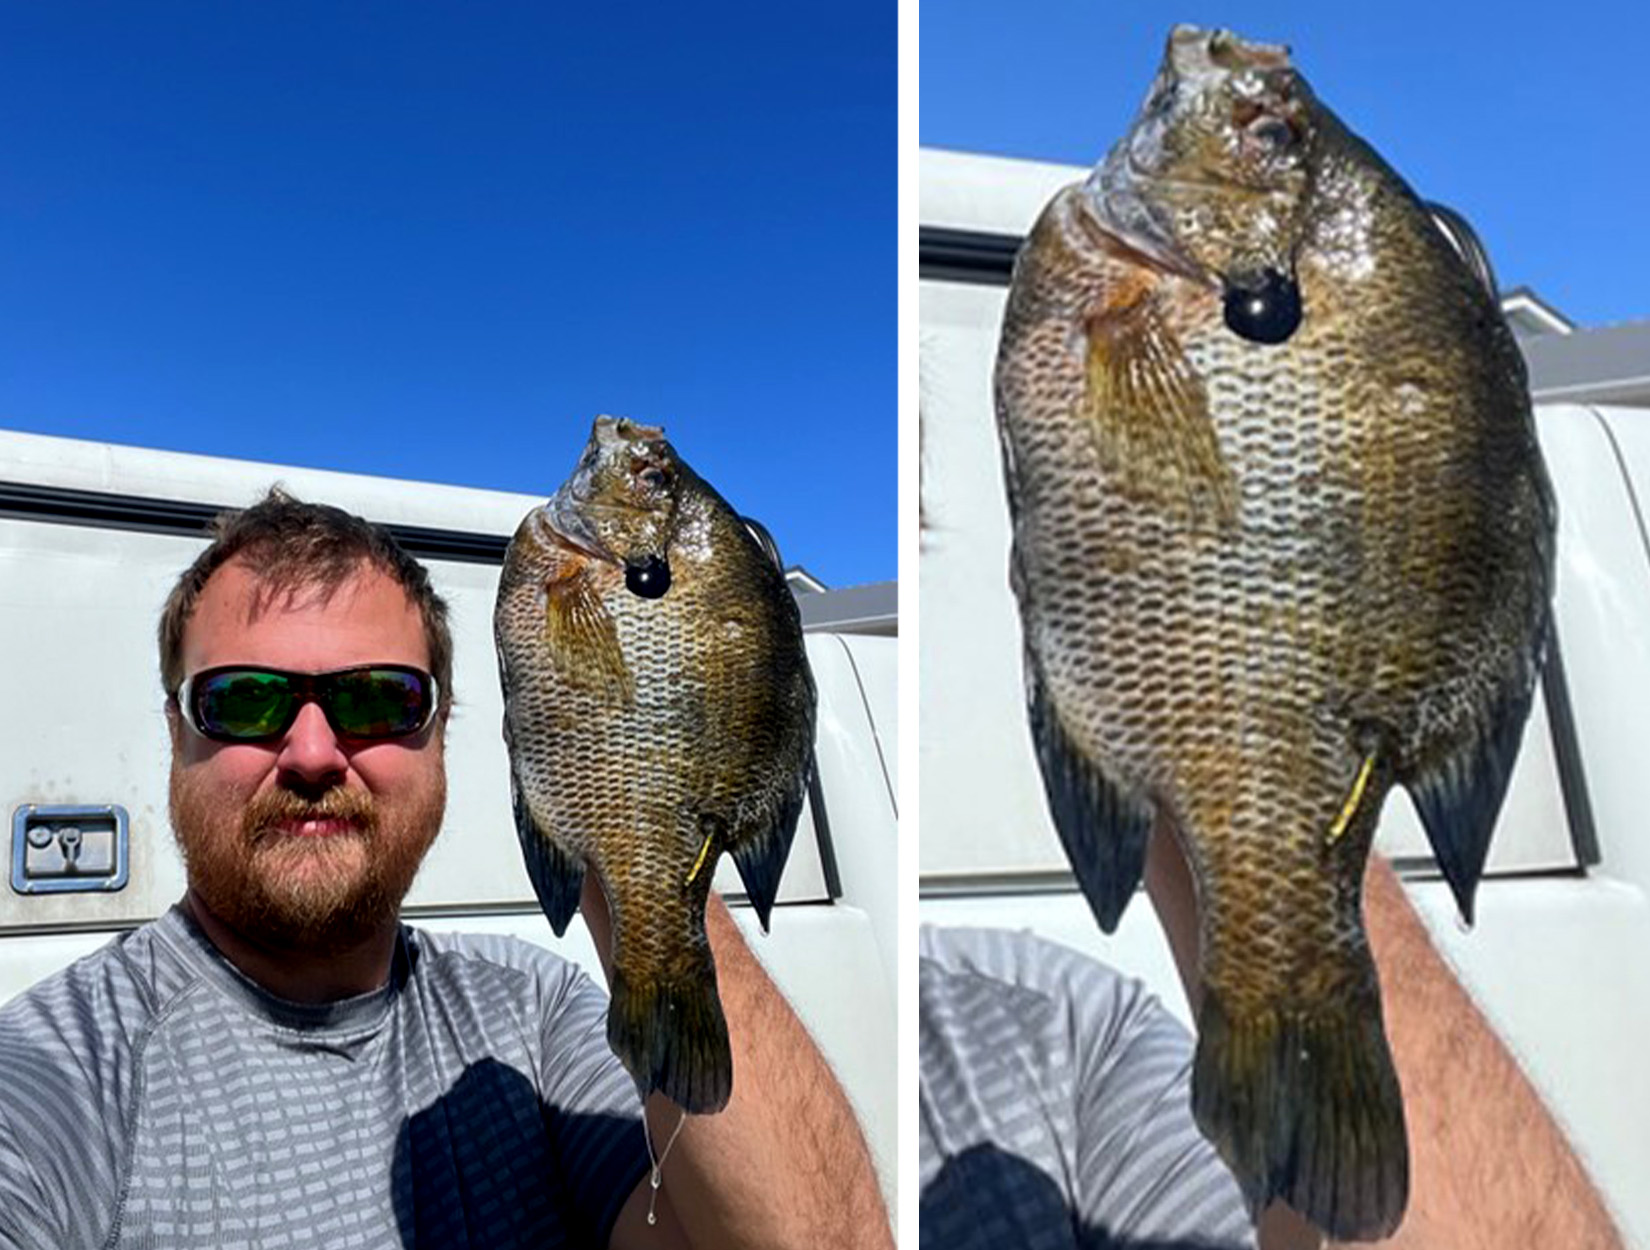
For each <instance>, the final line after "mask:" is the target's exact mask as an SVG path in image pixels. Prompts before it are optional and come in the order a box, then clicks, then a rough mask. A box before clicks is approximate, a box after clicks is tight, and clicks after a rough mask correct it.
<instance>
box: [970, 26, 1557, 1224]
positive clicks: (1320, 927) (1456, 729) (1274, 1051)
mask: <svg viewBox="0 0 1650 1250" xmlns="http://www.w3.org/2000/svg"><path fill="white" fill-rule="evenodd" d="M995 388H996V408H997V418H998V427H999V433H1000V435H1001V440H1002V449H1003V458H1004V473H1005V480H1006V485H1007V493H1008V499H1009V505H1010V512H1011V514H1012V518H1013V555H1012V567H1011V578H1012V582H1013V586H1014V590H1015V593H1016V596H1017V598H1018V601H1019V606H1020V613H1021V621H1022V626H1023V636H1024V646H1025V673H1026V686H1027V701H1028V704H1029V712H1030V720H1031V728H1032V733H1033V738H1034V740H1035V746H1036V751H1037V755H1038V761H1039V764H1040V766H1041V769H1042V773H1043V780H1044V786H1045V790H1046V793H1047V796H1048V801H1049V806H1050V810H1051V813H1052V816H1053V819H1054V823H1055V825H1056V827H1057V829H1058V831H1059V834H1060V837H1061V839H1062V841H1063V843H1064V846H1065V850H1066V852H1067V855H1068V857H1069V858H1070V860H1071V862H1072V865H1073V868H1074V870H1075V872H1076V875H1077V877H1078V880H1079V882H1080V883H1081V885H1082V888H1083V890H1084V892H1085V894H1086V895H1087V897H1088V899H1089V902H1090V904H1091V906H1092V907H1093V910H1094V912H1095V915H1096V917H1097V919H1098V920H1099V922H1100V924H1101V926H1102V927H1103V928H1105V929H1106V930H1107V931H1110V930H1111V929H1113V928H1114V927H1115V926H1116V924H1117V922H1118V920H1119V918H1120V916H1121V914H1122V911H1123V909H1124V907H1125V906H1126V905H1127V903H1128V901H1129V898H1130V896H1131V895H1132V894H1133V892H1134V890H1135V888H1136V886H1137V885H1138V883H1139V880H1140V876H1141V871H1142V867H1143V863H1144V857H1145V850H1146V841H1147V837H1148V835H1149V834H1150V831H1151V829H1152V826H1153V823H1154V821H1161V822H1162V823H1163V826H1164V827H1165V828H1167V829H1170V830H1172V831H1173V833H1174V835H1175V836H1176V838H1177V840H1178V841H1179V843H1180V845H1181V848H1182V850H1183V851H1184V852H1185V855H1186V858H1187V861H1188V863H1189V864H1190V866H1191V869H1192V873H1193V879H1194V881H1195V883H1196V893H1197V900H1198V912H1199V931H1200V937H1201V944H1200V958H1199V979H1200V983H1201V993H1200V995H1199V997H1200V1000H1201V1001H1200V1006H1199V1015H1198V1034H1199V1036H1198V1050H1197V1058H1196V1063H1195V1068H1194V1075H1193V1110H1194V1113H1195V1115H1196V1118H1197V1121H1198V1123H1199V1125H1200V1126H1201V1128H1202V1129H1203V1131H1204V1133H1205V1134H1206V1135H1207V1136H1208V1137H1209V1138H1210V1140H1211V1141H1213V1142H1214V1143H1215V1144H1216V1146H1217V1147H1218V1148H1219V1150H1220V1152H1221V1154H1222V1155H1223V1157H1224V1158H1225V1159H1226V1160H1227V1162H1228V1164H1229V1165H1230V1167H1231V1168H1232V1170H1233V1173H1234V1174H1235V1175H1236V1177H1237V1178H1238V1180H1239V1182H1240V1183H1241V1184H1242V1186H1243V1187H1244V1190H1245V1192H1246V1194H1247V1195H1248V1198H1249V1200H1250V1202H1251V1203H1252V1204H1253V1205H1254V1206H1255V1207H1256V1208H1257V1209H1258V1208H1259V1207H1262V1206H1264V1205H1265V1204H1267V1203H1268V1202H1270V1201H1271V1200H1272V1199H1274V1198H1282V1199H1283V1200H1284V1201H1286V1202H1287V1203H1288V1204H1289V1205H1290V1206H1292V1207H1294V1208H1295V1209H1296V1210H1298V1211H1300V1212H1301V1213H1303V1214H1304V1215H1306V1216H1307V1217H1308V1218H1310V1219H1311V1220H1313V1221H1314V1222H1315V1223H1316V1224H1318V1225H1319V1226H1320V1227H1321V1228H1323V1229H1325V1230H1326V1231H1328V1232H1329V1233H1330V1234H1332V1235H1333V1236H1335V1237H1337V1238H1343V1239H1352V1240H1366V1239H1373V1238H1377V1237H1381V1236H1384V1235H1386V1234H1388V1233H1390V1232H1391V1231H1392V1230H1393V1229H1394V1228H1396V1227H1397V1225H1398V1223H1399V1221H1400V1219H1401V1218H1402V1215H1403V1210H1404V1206H1405V1204H1406V1201H1407V1193H1408V1167H1409V1165H1408V1154H1407V1146H1406V1140H1405V1129H1404V1116H1403V1106H1402V1102H1401V1098H1400V1093H1399V1087H1398V1081H1397V1077H1396V1074H1395V1072H1394V1070H1393V1067H1392V1060H1391V1057H1390V1054H1389V1052H1388V1049H1387V1045H1386V1039H1385V1035H1384V1032H1383V1028H1382V1023H1381V1009H1380V996H1379V987H1378V983H1377V980H1376V973H1375V967H1374V964H1373V962H1372V960H1371V957H1370V953H1369V947H1368V941H1367V939H1366V937H1365V934H1364V931H1363V925H1362V914H1361V887H1362V882H1363V876H1364V871H1365V864H1366V860H1367V857H1368V853H1369V848H1370V843H1371V840H1372V838H1373V836H1374V832H1375V827H1376V823H1377V820H1378V818H1379V814H1380V810H1381V806H1382V803H1383V801H1384V799H1385V796H1386V794H1387V792H1388V790H1389V789H1390V788H1391V787H1392V786H1394V785H1402V786H1404V787H1405V788H1406V789H1407V790H1408V792H1409V794H1410V796H1411V798H1412V799H1413V801H1414V803H1415V806H1416V809H1417V810H1418V812H1419V814H1420V817H1421V821H1422V823H1423V825H1424V826H1425V828H1426V831H1427V835H1428V837H1429V838H1430V840H1431V843H1432V846H1433V849H1434V851H1435V853H1436V855H1437V859H1438V863H1439V865H1440V867H1441V868H1442V870H1443V873H1444V876H1445V878H1446V879H1447V880H1448V881H1449V884H1450V887H1451V889H1452V890H1453V891H1454V894H1455V897H1456V899H1457V902H1458V904H1459V906H1460V909H1461V912H1462V914H1463V915H1464V916H1465V917H1467V918H1468V919H1469V920H1470V919H1471V917H1472V911H1473V895H1474V890H1475V888H1476V885H1477V882H1478V878H1479V875H1480V873H1481V872H1482V869H1483V865H1484V860H1485V856H1486V854H1487V851H1488V847H1489V839H1490V834H1491V831H1492V829H1493V827H1494V824H1495V821H1496V817H1497V814H1498V813H1499V811H1500V807H1501V803H1502V799H1503V797H1504V795H1505V792H1506V787H1507V782H1508V778H1509V775H1510V773H1511V770H1512V765H1513V760H1514V757H1515V756H1516V755H1517V752H1518V745H1519V741H1520V739H1521V736H1522V733H1523V726H1524V722H1525V719H1526V716H1527V713H1528V711H1529V707H1530V702H1531V699H1532V697H1533V693H1534V689H1535V685H1536V682H1537V679H1538V676H1539V673H1540V666H1541V661H1542V657H1543V654H1544V650H1545V647H1546V642H1547V637H1548V632H1549V619H1550V606H1549V605H1550V598H1551V588H1552V582H1553V531H1554V504H1553V498H1552V492H1551V488H1550V486H1549V485H1548V482H1547V478H1546V473H1545V470H1544V468H1543V466H1542V463H1541V458H1540V452H1539V449H1538V447H1537V444H1536V438H1535V431H1534V424H1533V420H1532V417H1531V412H1530V404H1529V397H1528V390H1527V384H1526V380H1525V374H1524V366H1523V362H1522V359H1521V357H1520V355H1519V352H1518V349H1517V347H1516V345H1515V344H1514V341H1513V339H1512V336H1511V334H1510V333H1509V331H1508V330H1507V327H1506V325H1505V323H1504V321H1503V320H1502V317H1501V315H1500V311H1499V307H1498V305H1497V301H1496V298H1495V294H1494V292H1493V291H1491V290H1487V289H1486V288H1485V285H1484V283H1483V282H1481V281H1480V280H1479V279H1478V277H1477V276H1475V274H1474V273H1473V271H1472V270H1471V269H1470V268H1469V266H1468V264H1466V263H1465V262H1464V261H1463V259H1462V258H1461V256H1460V255H1458V254H1457V252H1456V251H1455V250H1454V248H1453V246H1452V244H1451V242H1450V240H1449V239H1448V238H1446V236H1445V234H1444V233H1443V231H1442V230H1440V229H1439V228H1438V226H1437V225H1436V224H1435V222H1434V221H1433V219H1432V217H1431V216H1430V214H1429V212H1428V210H1427V208H1426V206H1425V205H1424V204H1423V203H1422V202H1421V201H1420V200H1419V199H1417V197H1416V196H1415V194H1414V193H1413V192H1412V191H1411V190H1410V189H1409V187H1408V186H1406V185H1405V183H1404V182H1403V181H1402V180H1401V179H1400V178H1399V176H1398V175H1397V174H1396V173H1394V172H1393V171H1392V170H1391V169H1390V168H1389V167H1388V166H1387V165H1386V164H1385V163H1384V162H1383V161H1382V160H1381V158H1380V157H1379V156H1378V155H1376V153H1375V152H1373V151H1372V150H1371V149H1370V148H1369V147H1368V145H1366V144H1365V143H1363V142H1362V141H1361V140H1359V139H1358V138H1357V137H1356V136H1354V135H1353V134H1352V133H1350V132H1349V131H1348V130H1347V129H1346V128H1345V127H1344V126H1343V124H1342V123H1341V122H1340V121H1339V120H1338V119H1337V118H1336V117H1335V116H1334V114H1333V113H1331V112H1330V111H1329V110H1328V109H1327V108H1325V107H1324V106H1323V105H1322V104H1321V103H1320V102H1319V101H1318V100H1317V99H1316V98H1315V97H1314V95H1313V94H1312V92H1311V90H1310V88H1309V87H1308V86H1307V84H1306V82H1305V80H1304V79H1302V78H1301V76H1300V75H1299V74H1298V73H1297V72H1296V70H1295V69H1294V68H1293V67H1292V66H1291V64H1290V58H1289V54H1288V51H1287V49H1284V48H1281V47H1272V46H1267V45H1263V44H1256V43H1248V42H1245V41H1243V40H1241V39H1238V38H1237V37H1235V36H1233V35H1231V34H1228V33H1225V32H1215V33H1209V32H1205V31H1199V30H1195V29H1192V28H1189V27H1180V28H1177V29H1176V30H1175V31H1174V32H1173V34H1172V35H1171V37H1170V39H1169V44H1168V49H1167V52H1166V55H1165V58H1164V62H1163V66H1162V69H1161V71H1160V73H1159V74H1158V77H1157V80H1156V82H1155V83H1154V85H1153V87H1152V89H1151V92H1150V94H1149V96H1148V98H1147V100H1146V102H1145V105H1144V107H1143V108H1142V110H1141V112H1140V114H1139V116H1138V117H1137V119H1136V120H1135V122H1134V124H1133V126H1132V127H1131V128H1130V130H1129V131H1128V133H1127V134H1125V135H1124V136H1123V138H1122V139H1121V140H1120V141H1119V142H1118V143H1117V144H1116V146H1115V147H1114V148H1113V149H1112V151H1111V152H1110V153H1109V155H1108V156H1107V157H1106V159H1105V160H1104V161H1103V162H1102V164H1101V165H1100V166H1099V167H1098V168H1097V169H1096V170H1095V171H1094V173H1093V174H1092V176H1090V178H1089V179H1088V180H1087V181H1086V182H1084V183H1082V184H1080V185H1077V186H1072V187H1068V188H1067V189H1065V190H1064V191H1062V192H1060V193H1059V194H1058V195H1057V196H1056V197H1055V198H1054V199H1053V201H1052V202H1051V203H1050V204H1049V205H1048V207H1047V208H1046V209H1045V210H1044V212H1043V214H1042V216H1041V218H1040V219H1039V221H1038V222H1037V225H1036V227H1035V229H1034V230H1033V231H1032V234H1031V236H1030V237H1029V239H1028V241H1027V243H1026V245H1025V247H1024V248H1023V249H1022V250H1021V253H1020V256H1019V259H1018V261H1017V264H1016V268H1015V275H1014V281H1013V286H1012V289H1011V291H1010V295H1009V300H1008V305H1007V310H1006V313H1005V316H1004V322H1003V328H1002V337H1001V342H1000V348H999V354H998V359H997V369H996V380H995Z"/></svg>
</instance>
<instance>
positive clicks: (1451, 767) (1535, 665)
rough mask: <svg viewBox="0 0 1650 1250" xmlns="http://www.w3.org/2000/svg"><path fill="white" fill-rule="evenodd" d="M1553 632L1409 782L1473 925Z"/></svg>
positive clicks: (1435, 851)
mask: <svg viewBox="0 0 1650 1250" xmlns="http://www.w3.org/2000/svg"><path fill="white" fill-rule="evenodd" d="M1547 632H1548V626H1547V625H1545V624H1544V625H1543V626H1542V630H1541V635H1540V640H1539V641H1538V642H1537V644H1536V645H1535V647H1534V648H1533V649H1532V654H1533V655H1534V656H1536V657H1538V658H1537V659H1535V660H1534V661H1533V662H1532V663H1531V664H1530V665H1529V666H1528V667H1527V668H1526V669H1525V671H1523V672H1521V673H1514V674H1513V675H1512V676H1511V677H1510V678H1509V679H1508V680H1507V681H1506V683H1505V684H1504V685H1503V687H1502V689H1501V690H1500V691H1499V693H1498V695H1497V697H1496V699H1495V701H1494V702H1493V703H1492V704H1491V705H1490V707H1489V708H1488V710H1487V711H1486V713H1485V714H1484V715H1483V716H1482V717H1480V718H1479V719H1478V720H1476V721H1475V722H1474V724H1473V725H1472V727H1471V731H1470V732H1469V733H1467V734H1465V735H1464V736H1463V737H1462V739H1461V740H1460V741H1459V742H1457V743H1456V744H1455V745H1454V746H1453V749H1451V750H1450V751H1449V752H1447V753H1444V754H1440V755H1437V756H1433V757H1429V758H1426V759H1423V760H1421V761H1420V762H1419V763H1418V764H1417V766H1416V767H1415V769H1414V771H1413V772H1412V773H1411V774H1410V775H1409V776H1408V777H1406V778H1405V779H1404V784H1405V786H1406V788H1407V789H1408V790H1409V796H1410V798H1411V799H1412V800H1414V803H1415V811H1416V814H1417V815H1418V816H1420V818H1421V826H1422V828H1424V829H1425V830H1426V831H1427V840H1428V841H1429V842H1431V843H1432V851H1433V854H1434V855H1435V856H1437V859H1438V867H1439V869H1440V871H1442V872H1443V874H1444V880H1445V881H1447V882H1449V888H1450V892H1451V893H1452V894H1454V895H1455V904H1456V906H1457V907H1458V908H1460V911H1461V919H1462V920H1464V921H1465V922H1466V923H1467V924H1469V925H1470V924H1471V923H1472V922H1473V910H1474V899H1475V897H1476V895H1477V892H1478V880H1479V878H1480V877H1481V876H1483V874H1484V861H1485V860H1486V859H1487V858H1488V857H1489V850H1490V835H1491V834H1492V833H1494V832H1495V822H1496V820H1497V819H1498V818H1499V817H1500V814H1501V804H1502V801H1503V800H1504V799H1505V798H1506V797H1507V786H1508V784H1509V783H1510V782H1511V781H1512V771H1513V765H1514V764H1515V763H1517V761H1518V748H1519V746H1520V744H1521V743H1522V742H1523V740H1524V727H1525V723H1526V722H1527V721H1528V719H1529V714H1530V703H1531V700H1532V699H1533V698H1534V697H1535V684H1536V681H1537V680H1538V679H1539V674H1540V667H1541V659H1540V658H1539V657H1541V656H1542V655H1543V654H1544V652H1545V649H1546V637H1547Z"/></svg>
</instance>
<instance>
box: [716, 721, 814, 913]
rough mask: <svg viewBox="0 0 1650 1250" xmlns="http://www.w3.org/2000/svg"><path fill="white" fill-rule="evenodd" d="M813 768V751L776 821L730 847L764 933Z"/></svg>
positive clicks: (740, 877)
mask: <svg viewBox="0 0 1650 1250" xmlns="http://www.w3.org/2000/svg"><path fill="white" fill-rule="evenodd" d="M813 771H814V758H813V755H812V754H811V753H810V754H809V756H808V766H807V768H806V769H805V770H804V771H803V774H802V776H801V777H800V778H798V780H797V783H796V785H795V786H793V787H792V788H791V790H790V791H789V792H787V793H786V794H785V795H784V797H783V799H782V800H781V802H780V804H779V806H778V809H777V810H776V812H775V814H774V819H773V821H772V823H771V824H768V825H766V826H765V827H763V828H760V829H759V830H758V831H757V833H756V834H755V835H754V836H746V837H743V838H741V839H740V840H739V843H738V845H737V846H733V847H730V848H729V850H730V853H731V854H732V855H733V866H734V867H735V868H737V869H738V870H739V880H740V881H742V882H743V883H744V886H745V895H746V897H748V898H749V899H750V901H751V906H752V907H754V908H755V909H756V918H757V919H758V920H759V921H761V922H762V932H764V933H766V932H768V918H769V916H771V915H772V914H773V904H774V900H775V899H776V898H777V897H778V895H779V878H780V877H782V876H783V875H784V873H785V861H786V860H787V859H789V858H790V854H791V843H792V841H793V840H795V838H796V823H797V821H798V820H800V819H801V818H802V802H803V800H804V799H805V798H806V797H807V793H808V780H809V778H810V777H812V776H813Z"/></svg>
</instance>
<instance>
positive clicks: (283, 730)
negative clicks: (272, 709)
mask: <svg viewBox="0 0 1650 1250" xmlns="http://www.w3.org/2000/svg"><path fill="white" fill-rule="evenodd" d="M384 672H389V673H410V674H412V675H413V676H414V677H417V678H418V679H419V680H420V681H422V682H423V683H424V685H425V686H426V688H427V689H428V690H429V694H430V706H429V708H428V710H427V711H426V712H425V714H424V719H423V720H422V721H421V722H419V724H418V726H417V727H416V728H414V729H408V730H406V731H404V732H402V733H394V734H354V733H350V732H349V731H347V730H345V729H343V728H342V727H341V726H340V725H339V724H338V722H337V721H336V720H335V719H333V714H332V708H331V707H330V706H329V705H328V702H327V699H326V697H325V696H326V695H327V694H328V692H329V689H330V687H331V686H333V685H334V684H335V682H336V679H337V678H339V677H344V676H347V675H349V674H350V673H384ZM222 673H255V674H258V675H259V676H266V677H283V678H285V679H286V680H287V681H288V682H289V683H290V688H291V691H292V695H293V703H292V710H291V715H290V716H288V717H287V719H286V721H285V723H284V724H282V726H281V727H280V728H279V729H276V730H272V731H271V732H269V733H267V734H258V735H256V736H252V737H242V736H238V735H234V734H223V733H214V732H212V731H211V730H209V729H207V728H206V726H205V725H203V724H201V722H200V720H199V718H198V714H197V712H196V710H195V706H194V695H195V690H196V688H197V686H198V685H199V683H200V682H201V681H203V680H205V679H207V678H211V677H216V676H218V675H220V674H222ZM176 699H177V703H178V710H179V712H180V713H181V714H182V716H183V720H184V723H185V724H187V725H188V726H189V728H191V729H193V730H194V731H195V732H196V733H197V734H199V735H200V736H201V737H203V738H205V739H207V740H208V741H210V742H227V743H248V742H254V743H255V742H274V741H276V740H277V739H279V738H283V737H285V736H286V734H287V733H288V732H289V731H290V730H291V729H292V726H293V724H294V722H296V721H297V719H298V713H299V712H301V711H303V709H304V705H305V704H306V703H313V704H315V705H316V706H317V707H319V708H320V709H321V714H322V715H323V716H325V717H326V718H327V724H328V725H330V726H331V727H332V732H333V733H334V734H335V735H337V736H338V737H339V738H343V739H347V740H349V741H351V742H399V741H400V740H402V739H403V738H415V737H417V736H418V735H419V734H421V733H423V732H424V731H425V730H426V729H428V728H429V727H430V723H431V722H432V721H434V720H435V717H436V713H437V712H438V711H440V710H441V683H440V682H438V681H437V680H436V679H435V674H433V673H431V672H428V671H427V670H425V669H422V668H419V667H417V666H416V665H413V664H352V665H350V666H349V667H347V668H334V669H329V670H328V671H326V672H324V673H298V672H294V671H292V670H291V669H285V668H270V667H268V666H267V665H263V664H218V665H214V666H213V667H212V668H203V669H201V670H200V671H199V672H198V673H191V674H190V675H189V676H188V677H186V678H184V679H183V684H182V685H180V686H179V687H178V693H177V695H176Z"/></svg>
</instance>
